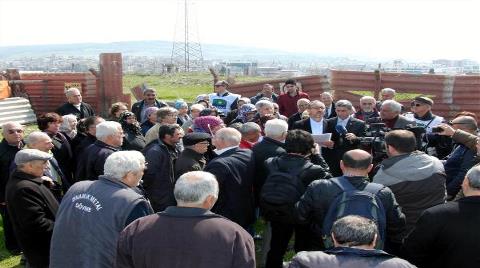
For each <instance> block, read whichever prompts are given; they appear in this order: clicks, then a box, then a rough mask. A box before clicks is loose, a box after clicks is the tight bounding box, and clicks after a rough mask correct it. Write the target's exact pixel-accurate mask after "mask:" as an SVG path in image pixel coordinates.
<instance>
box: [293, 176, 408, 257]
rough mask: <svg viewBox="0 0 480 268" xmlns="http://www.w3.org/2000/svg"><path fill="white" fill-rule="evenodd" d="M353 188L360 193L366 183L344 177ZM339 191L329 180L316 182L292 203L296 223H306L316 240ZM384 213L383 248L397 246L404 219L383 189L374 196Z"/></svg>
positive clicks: (361, 179)
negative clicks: (384, 236) (376, 197)
mask: <svg viewBox="0 0 480 268" xmlns="http://www.w3.org/2000/svg"><path fill="white" fill-rule="evenodd" d="M346 178H347V179H348V180H349V181H350V183H351V184H352V185H353V186H354V187H355V188H357V189H359V190H363V189H364V188H365V187H366V186H367V184H368V183H369V182H368V178H364V177H346ZM341 193H342V190H341V189H340V188H339V187H338V186H337V185H335V184H334V183H333V182H331V181H330V180H316V181H314V182H312V183H311V184H310V186H308V188H307V190H306V192H305V194H304V195H303V196H302V198H300V201H298V202H297V204H296V209H297V213H298V218H299V220H300V221H306V222H310V223H311V224H312V229H313V231H314V232H315V234H316V235H317V238H316V239H318V240H319V241H321V239H322V238H321V237H322V225H323V220H324V218H325V215H326V214H327V212H328V209H329V208H330V204H331V203H332V202H333V201H334V199H335V197H337V196H338V195H339V194H341ZM378 197H379V198H380V200H381V202H382V204H383V208H384V209H385V213H386V220H387V230H386V241H385V246H386V248H387V247H388V246H395V247H397V246H399V245H400V244H401V242H402V235H403V232H404V230H405V216H404V215H403V213H402V211H401V209H400V206H399V205H398V203H397V201H396V200H395V196H394V194H393V193H392V191H391V190H390V189H389V188H388V187H385V188H383V189H382V190H380V192H379V193H378Z"/></svg>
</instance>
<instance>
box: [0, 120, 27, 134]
mask: <svg viewBox="0 0 480 268" xmlns="http://www.w3.org/2000/svg"><path fill="white" fill-rule="evenodd" d="M14 127H19V128H21V129H23V128H24V126H23V125H21V124H20V123H17V122H6V123H4V124H2V133H3V135H4V136H5V134H7V130H9V129H11V128H14Z"/></svg>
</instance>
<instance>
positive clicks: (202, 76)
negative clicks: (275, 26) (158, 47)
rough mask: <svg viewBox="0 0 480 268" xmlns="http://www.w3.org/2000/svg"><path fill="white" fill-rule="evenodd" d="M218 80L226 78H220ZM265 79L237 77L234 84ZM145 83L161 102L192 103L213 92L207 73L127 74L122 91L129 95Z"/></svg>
mask: <svg viewBox="0 0 480 268" xmlns="http://www.w3.org/2000/svg"><path fill="white" fill-rule="evenodd" d="M219 79H220V80H226V77H223V76H220V77H219ZM266 79H268V78H265V77H250V76H239V77H235V82H236V83H247V82H258V81H265V80H266ZM143 83H146V84H147V85H148V86H150V87H153V88H155V89H156V90H157V96H158V97H159V98H160V99H162V100H169V101H172V100H176V99H184V100H186V101H189V102H191V101H193V100H195V98H196V97H197V96H198V95H200V94H206V93H211V92H213V86H212V85H213V76H212V75H211V74H210V73H209V72H202V73H174V74H164V75H137V74H128V75H125V76H124V77H123V91H124V92H125V93H130V89H131V88H133V87H135V86H137V85H141V84H143Z"/></svg>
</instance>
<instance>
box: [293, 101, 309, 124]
mask: <svg viewBox="0 0 480 268" xmlns="http://www.w3.org/2000/svg"><path fill="white" fill-rule="evenodd" d="M309 104H310V100H309V99H299V100H298V101H297V109H298V112H296V113H294V114H293V115H292V116H290V117H289V118H288V121H287V122H288V129H292V128H293V124H294V123H295V122H297V121H300V120H302V114H303V112H305V110H307V108H308V105H309Z"/></svg>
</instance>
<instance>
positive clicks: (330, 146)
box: [320, 141, 334, 149]
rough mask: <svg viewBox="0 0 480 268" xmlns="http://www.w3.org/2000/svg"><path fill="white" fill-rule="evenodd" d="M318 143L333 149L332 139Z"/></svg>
mask: <svg viewBox="0 0 480 268" xmlns="http://www.w3.org/2000/svg"><path fill="white" fill-rule="evenodd" d="M320 145H322V147H327V148H329V149H333V145H334V142H333V141H324V142H321V143H320Z"/></svg>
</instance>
